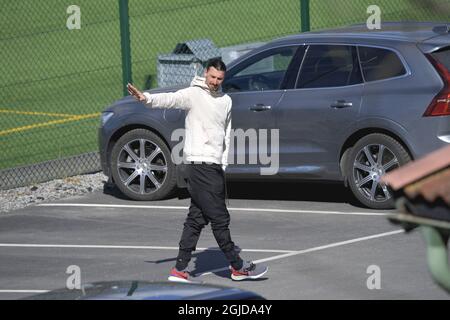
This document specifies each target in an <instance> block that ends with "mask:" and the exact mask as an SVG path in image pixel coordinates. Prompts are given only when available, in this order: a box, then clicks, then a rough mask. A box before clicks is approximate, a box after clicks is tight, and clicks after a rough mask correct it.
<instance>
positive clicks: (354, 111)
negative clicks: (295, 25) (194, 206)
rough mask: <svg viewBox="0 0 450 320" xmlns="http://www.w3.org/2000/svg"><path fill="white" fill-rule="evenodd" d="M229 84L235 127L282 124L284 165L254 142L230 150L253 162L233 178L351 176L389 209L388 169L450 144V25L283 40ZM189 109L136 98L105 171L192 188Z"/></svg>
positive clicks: (131, 193)
mask: <svg viewBox="0 0 450 320" xmlns="http://www.w3.org/2000/svg"><path fill="white" fill-rule="evenodd" d="M180 88H181V87H177V88H164V89H156V90H151V91H149V92H151V93H152V92H153V93H156V92H168V91H174V90H177V89H180ZM222 88H223V91H225V92H226V93H228V94H229V95H230V96H231V98H232V100H233V109H232V116H233V122H232V123H233V125H232V126H233V129H234V130H235V131H236V130H237V129H242V131H243V132H249V130H254V129H256V130H260V129H266V130H274V129H278V133H279V136H278V138H279V139H278V142H279V144H278V146H279V152H278V153H277V154H276V155H275V156H277V157H278V160H279V163H278V170H277V172H276V174H273V175H261V174H260V172H261V171H260V169H261V167H264V165H263V164H261V163H260V161H256V162H255V161H248V159H250V158H251V157H252V152H254V150H252V148H249V147H248V146H244V147H242V148H235V150H234V151H233V154H232V155H231V159H236V158H238V157H245V159H247V161H246V163H245V164H232V165H230V166H229V167H228V168H227V172H226V174H227V179H228V180H248V179H251V180H259V181H268V180H286V179H289V180H292V179H294V180H297V181H305V180H307V181H341V182H342V183H345V184H346V185H347V186H348V187H350V189H351V190H352V192H353V194H354V195H355V197H356V198H357V199H358V200H359V201H360V202H361V203H362V204H364V205H365V206H367V207H370V208H378V209H384V208H390V207H392V206H393V200H392V194H391V191H390V190H389V189H388V188H387V187H386V186H384V185H383V184H381V183H380V177H381V176H382V175H383V174H385V173H386V172H388V171H391V170H393V169H395V168H397V167H399V166H401V165H404V164H405V163H407V162H408V161H410V160H411V159H416V158H419V157H422V156H423V155H425V154H427V153H429V152H431V151H433V150H435V149H438V148H441V147H443V146H445V145H446V144H448V143H450V24H445V23H385V24H383V26H382V29H381V30H375V31H369V30H367V29H366V26H365V25H356V26H351V27H347V28H342V29H335V30H325V31H320V32H309V33H303V34H298V35H294V36H289V37H285V38H282V39H278V40H274V41H272V42H270V43H268V44H266V45H264V46H262V47H259V48H257V49H254V50H253V51H251V52H249V53H248V54H246V55H244V56H242V57H240V58H238V59H237V60H236V61H233V62H232V63H231V64H230V65H229V66H228V72H227V76H226V79H225V81H224V83H223V86H222ZM184 116H185V113H184V111H181V110H173V109H171V110H164V109H158V108H155V109H149V108H145V107H144V105H143V104H142V103H138V102H136V101H134V100H133V99H132V98H131V97H126V98H123V99H122V100H119V101H117V102H116V103H114V104H113V105H112V106H110V107H109V108H107V109H106V110H105V112H104V113H103V115H102V119H103V121H102V126H101V128H100V130H99V143H100V154H101V161H102V166H103V170H104V172H105V173H106V174H107V175H108V176H110V177H111V179H112V180H113V181H114V183H115V184H116V185H117V187H118V188H119V189H120V190H121V191H122V192H123V193H124V194H126V195H127V196H128V197H130V198H132V199H136V200H155V199H160V198H163V197H167V196H169V195H170V194H171V192H172V191H174V190H175V189H176V187H177V183H178V185H179V186H180V185H182V182H183V181H182V179H181V177H180V174H179V170H177V166H176V165H175V164H174V163H173V161H172V159H171V150H173V148H174V147H175V146H176V145H178V143H179V141H178V140H177V141H173V140H172V139H171V135H172V133H173V132H174V130H176V129H178V128H183V127H184ZM269 135H270V134H269ZM246 138H248V139H250V136H248V137H246ZM269 151H270V150H269ZM271 156H274V154H272V155H271ZM177 172H178V174H177ZM177 177H178V178H177Z"/></svg>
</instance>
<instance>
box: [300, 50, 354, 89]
mask: <svg viewBox="0 0 450 320" xmlns="http://www.w3.org/2000/svg"><path fill="white" fill-rule="evenodd" d="M358 83H362V76H361V71H360V68H359V63H358V58H357V51H356V48H355V47H354V46H346V45H311V46H309V48H308V50H307V51H306V56H305V59H304V61H303V64H302V67H301V70H300V73H299V77H298V80H297V86H296V87H297V88H298V89H303V88H327V87H342V86H348V85H353V84H358Z"/></svg>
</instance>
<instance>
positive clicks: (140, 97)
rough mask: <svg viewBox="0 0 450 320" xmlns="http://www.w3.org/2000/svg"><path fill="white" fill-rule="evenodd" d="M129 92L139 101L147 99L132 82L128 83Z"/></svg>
mask: <svg viewBox="0 0 450 320" xmlns="http://www.w3.org/2000/svg"><path fill="white" fill-rule="evenodd" d="M127 89H128V93H129V94H130V95H131V96H133V97H134V98H135V99H136V100H137V101H140V102H144V101H146V98H145V96H144V94H143V93H142V92H141V91H139V90H138V89H137V88H136V87H135V86H133V85H132V84H131V83H128V84H127Z"/></svg>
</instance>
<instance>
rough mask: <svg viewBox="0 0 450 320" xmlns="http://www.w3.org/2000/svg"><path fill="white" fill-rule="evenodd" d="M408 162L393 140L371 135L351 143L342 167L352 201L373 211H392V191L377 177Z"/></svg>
mask: <svg viewBox="0 0 450 320" xmlns="http://www.w3.org/2000/svg"><path fill="white" fill-rule="evenodd" d="M410 160H411V157H410V156H409V154H408V152H407V151H406V149H405V148H404V147H403V146H402V145H401V144H400V143H399V142H398V141H397V140H395V139H394V138H392V137H391V136H388V135H386V134H382V133H372V134H369V135H367V136H365V137H363V138H361V139H360V140H359V141H357V142H356V143H355V145H354V146H353V147H352V148H351V151H350V154H349V156H348V158H347V160H346V161H347V164H346V169H345V170H346V174H345V176H346V179H347V181H348V184H349V186H350V189H351V190H352V192H353V194H354V195H355V197H356V198H357V199H358V200H359V201H360V202H361V203H362V204H364V205H365V206H367V207H369V208H373V209H391V208H393V207H394V199H393V194H392V191H391V190H390V189H389V187H387V186H386V185H385V184H383V183H381V177H382V176H383V175H385V174H386V173H388V172H390V171H392V170H395V169H397V168H399V167H400V166H402V165H404V164H406V163H407V162H409V161H410Z"/></svg>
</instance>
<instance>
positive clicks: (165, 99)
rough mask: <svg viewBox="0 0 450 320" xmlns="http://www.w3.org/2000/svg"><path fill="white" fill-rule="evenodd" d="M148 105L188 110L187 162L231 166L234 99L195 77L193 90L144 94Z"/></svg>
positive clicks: (185, 157)
mask: <svg viewBox="0 0 450 320" xmlns="http://www.w3.org/2000/svg"><path fill="white" fill-rule="evenodd" d="M144 96H145V98H146V100H147V101H146V105H147V106H150V107H160V108H178V109H184V110H187V115H186V120H185V130H186V131H185V142H184V148H183V157H184V159H185V160H187V161H194V162H202V161H203V162H212V163H216V164H221V165H222V168H224V169H225V167H226V166H227V165H228V152H229V146H230V132H231V104H232V102H231V98H230V97H229V96H228V95H227V94H224V93H223V92H221V91H218V92H214V91H210V90H209V87H208V85H207V84H206V82H205V78H202V77H195V78H194V79H193V80H192V82H191V86H190V87H188V88H185V89H181V90H178V91H176V92H169V93H157V94H149V93H148V92H145V93H144Z"/></svg>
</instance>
